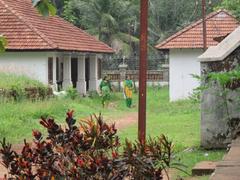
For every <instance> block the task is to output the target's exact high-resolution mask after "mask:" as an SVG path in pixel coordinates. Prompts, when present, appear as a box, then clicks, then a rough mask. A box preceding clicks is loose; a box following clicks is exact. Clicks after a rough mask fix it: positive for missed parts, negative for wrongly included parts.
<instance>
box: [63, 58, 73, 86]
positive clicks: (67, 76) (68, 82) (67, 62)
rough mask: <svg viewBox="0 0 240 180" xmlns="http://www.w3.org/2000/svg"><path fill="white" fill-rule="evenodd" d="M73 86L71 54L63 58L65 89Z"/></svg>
mask: <svg viewBox="0 0 240 180" xmlns="http://www.w3.org/2000/svg"><path fill="white" fill-rule="evenodd" d="M69 87H72V78H71V56H70V55H66V56H64V58H63V89H64V90H66V89H67V88H69Z"/></svg>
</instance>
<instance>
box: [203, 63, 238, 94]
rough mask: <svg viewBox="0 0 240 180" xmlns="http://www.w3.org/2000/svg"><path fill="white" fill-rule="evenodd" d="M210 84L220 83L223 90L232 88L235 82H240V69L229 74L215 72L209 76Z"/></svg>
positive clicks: (228, 72)
mask: <svg viewBox="0 0 240 180" xmlns="http://www.w3.org/2000/svg"><path fill="white" fill-rule="evenodd" d="M206 78H207V80H208V81H209V82H211V81H215V82H218V83H219V84H220V85H221V86H222V87H223V88H227V87H228V88H230V89H231V86H232V85H233V83H234V82H236V81H240V68H236V69H234V70H231V71H227V72H213V73H209V74H208V75H207V77H206Z"/></svg>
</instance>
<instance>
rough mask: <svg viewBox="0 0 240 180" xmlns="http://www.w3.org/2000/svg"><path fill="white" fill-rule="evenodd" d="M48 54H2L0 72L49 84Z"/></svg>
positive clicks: (0, 55) (0, 56)
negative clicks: (23, 76) (24, 76)
mask: <svg viewBox="0 0 240 180" xmlns="http://www.w3.org/2000/svg"><path fill="white" fill-rule="evenodd" d="M49 55H51V54H50V53H47V52H4V53H1V54H0V72H9V73H15V74H21V75H27V76H28V77H30V78H32V79H36V80H39V81H41V82H42V83H44V84H48V57H49Z"/></svg>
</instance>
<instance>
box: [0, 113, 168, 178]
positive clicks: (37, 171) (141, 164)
mask: <svg viewBox="0 0 240 180" xmlns="http://www.w3.org/2000/svg"><path fill="white" fill-rule="evenodd" d="M66 123H67V127H66V128H62V126H60V125H58V124H56V123H55V121H54V119H52V118H42V119H41V120H40V124H41V125H42V126H43V127H44V128H46V129H47V132H48V135H47V137H46V138H44V137H43V135H42V133H41V132H40V131H38V130H33V133H32V134H33V137H34V140H33V145H32V146H31V145H30V144H29V143H27V142H26V141H25V140H24V147H23V149H22V152H21V153H20V154H18V153H16V152H15V151H13V150H12V149H11V145H10V144H9V143H6V141H5V139H3V141H2V142H1V145H2V148H1V149H0V153H1V154H2V159H3V162H2V164H3V165H4V166H5V167H6V168H7V169H8V172H9V174H11V178H14V179H35V178H38V179H50V178H51V179H54V178H55V179H106V180H107V179H116V180H118V179H125V178H127V179H162V178H163V175H162V172H163V170H165V168H168V167H169V166H170V161H171V157H172V150H173V148H172V147H173V145H172V143H171V142H169V141H168V140H167V138H166V137H165V136H164V135H162V136H160V137H159V138H157V139H149V140H148V141H147V142H146V143H144V144H143V143H140V142H136V143H132V142H129V141H128V140H126V141H125V143H124V144H123V145H122V151H119V148H120V142H119V138H118V136H117V130H116V128H115V125H114V124H112V125H108V124H106V123H104V122H103V119H102V116H101V115H99V116H96V115H93V116H91V117H90V118H89V119H87V120H83V121H81V123H80V127H77V126H76V125H75V123H76V120H75V119H74V118H73V111H69V112H67V117H66Z"/></svg>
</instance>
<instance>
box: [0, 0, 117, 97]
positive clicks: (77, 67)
mask: <svg viewBox="0 0 240 180" xmlns="http://www.w3.org/2000/svg"><path fill="white" fill-rule="evenodd" d="M0 34H2V35H4V37H6V39H7V42H8V44H7V47H6V52H4V53H2V54H0V72H11V73H16V74H24V75H27V76H29V77H31V78H33V79H37V80H39V81H41V82H43V83H44V84H50V85H52V86H53V87H54V88H56V87H57V83H58V84H61V85H62V86H63V89H66V88H68V87H69V86H73V87H76V88H77V90H78V91H79V93H81V94H86V92H87V91H88V90H89V91H92V90H97V88H98V80H99V79H100V61H101V58H102V57H103V56H102V55H103V54H111V53H114V51H113V50H112V49H111V48H110V47H109V46H107V45H106V44H104V43H102V42H100V41H98V40H97V39H95V37H93V36H91V35H89V34H87V33H86V32H84V31H83V30H81V29H79V28H77V27H75V26H73V25H72V24H70V23H68V22H66V21H65V20H63V19H61V18H60V17H57V16H55V17H48V18H45V17H42V16H41V15H39V14H38V12H37V10H36V9H35V8H33V7H32V4H31V0H0Z"/></svg>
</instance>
